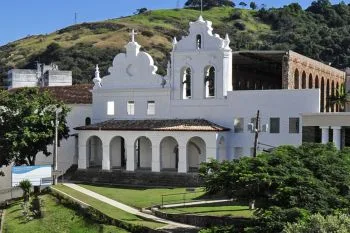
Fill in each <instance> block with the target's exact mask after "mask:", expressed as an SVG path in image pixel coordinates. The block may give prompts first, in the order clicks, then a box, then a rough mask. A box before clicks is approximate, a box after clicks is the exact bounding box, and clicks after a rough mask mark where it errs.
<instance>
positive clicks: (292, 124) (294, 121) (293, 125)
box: [289, 117, 300, 133]
mask: <svg viewBox="0 0 350 233" xmlns="http://www.w3.org/2000/svg"><path fill="white" fill-rule="evenodd" d="M299 121H300V120H299V118H298V117H291V118H289V133H299V131H300V130H299V128H300V127H299V125H300V124H299Z"/></svg>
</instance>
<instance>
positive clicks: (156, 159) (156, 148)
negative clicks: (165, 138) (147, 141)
mask: <svg viewBox="0 0 350 233" xmlns="http://www.w3.org/2000/svg"><path fill="white" fill-rule="evenodd" d="M152 172H160V142H159V141H153V140H152Z"/></svg>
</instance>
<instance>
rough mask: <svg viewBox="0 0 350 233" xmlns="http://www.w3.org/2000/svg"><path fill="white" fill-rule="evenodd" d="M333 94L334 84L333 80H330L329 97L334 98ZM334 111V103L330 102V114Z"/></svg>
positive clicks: (334, 91)
mask: <svg viewBox="0 0 350 233" xmlns="http://www.w3.org/2000/svg"><path fill="white" fill-rule="evenodd" d="M335 93H336V90H335V84H334V80H332V83H331V93H330V96H331V97H334V96H335ZM334 109H335V106H334V103H331V102H330V111H331V112H334Z"/></svg>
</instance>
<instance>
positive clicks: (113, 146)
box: [109, 136, 126, 168]
mask: <svg viewBox="0 0 350 233" xmlns="http://www.w3.org/2000/svg"><path fill="white" fill-rule="evenodd" d="M109 154H110V160H111V167H112V168H125V167H126V150H125V140H124V138H123V137H121V136H115V137H113V138H112V139H111V141H110V143H109Z"/></svg>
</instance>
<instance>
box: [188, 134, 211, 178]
mask: <svg viewBox="0 0 350 233" xmlns="http://www.w3.org/2000/svg"><path fill="white" fill-rule="evenodd" d="M186 154H187V156H186V157H187V161H188V163H187V164H188V170H189V171H197V170H198V168H199V166H200V164H201V163H202V162H205V160H206V144H205V141H204V140H203V139H202V138H201V137H198V136H196V137H192V138H190V139H189V140H188V142H187V146H186Z"/></svg>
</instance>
